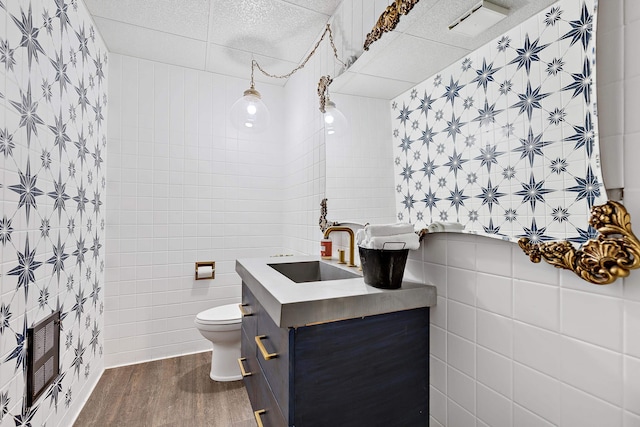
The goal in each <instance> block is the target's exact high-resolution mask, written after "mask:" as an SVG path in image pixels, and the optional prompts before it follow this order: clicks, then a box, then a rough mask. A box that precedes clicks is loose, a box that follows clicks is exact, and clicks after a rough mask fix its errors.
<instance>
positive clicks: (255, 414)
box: [253, 409, 267, 427]
mask: <svg viewBox="0 0 640 427" xmlns="http://www.w3.org/2000/svg"><path fill="white" fill-rule="evenodd" d="M266 412H267V411H265V410H264V409H259V410H257V411H253V416H254V417H256V423H258V427H264V424H262V418H260V416H261V415H262V414H264V413H266Z"/></svg>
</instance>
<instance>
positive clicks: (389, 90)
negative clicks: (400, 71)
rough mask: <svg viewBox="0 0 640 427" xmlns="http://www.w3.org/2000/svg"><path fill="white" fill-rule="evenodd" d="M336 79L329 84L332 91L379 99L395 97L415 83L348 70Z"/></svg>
mask: <svg viewBox="0 0 640 427" xmlns="http://www.w3.org/2000/svg"><path fill="white" fill-rule="evenodd" d="M338 79H343V81H342V80H341V81H340V82H338ZM338 79H336V80H335V81H334V83H333V84H332V85H331V90H332V91H333V92H334V93H342V94H346V95H357V96H366V97H369V98H380V99H392V98H395V97H396V96H398V95H399V94H401V93H403V92H404V91H406V90H408V89H409V88H411V87H412V86H414V85H415V83H411V82H406V81H401V80H394V79H388V78H384V77H378V76H370V75H367V74H355V73H349V72H347V73H345V74H343V75H341V76H340V77H339V78H338ZM343 83H344V84H343ZM334 86H335V87H334ZM338 108H340V106H338Z"/></svg>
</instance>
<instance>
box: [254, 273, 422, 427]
mask: <svg viewBox="0 0 640 427" xmlns="http://www.w3.org/2000/svg"><path fill="white" fill-rule="evenodd" d="M245 294H246V295H249V298H251V296H250V295H251V293H250V292H249V289H247V287H246V286H243V301H244V298H245ZM254 304H259V303H258V302H257V301H255V303H254ZM256 319H257V325H256V333H257V336H261V337H262V338H261V339H260V340H259V341H261V343H262V346H263V347H264V349H262V350H261V349H260V348H258V345H256V341H255V337H250V336H248V335H247V336H245V335H243V339H242V354H243V356H244V357H246V358H247V361H248V360H249V359H250V358H253V360H254V362H250V363H247V364H246V365H245V366H251V369H252V370H253V369H255V368H254V367H256V366H257V372H252V375H251V376H249V377H245V384H246V385H247V390H248V391H249V398H250V399H251V404H252V406H253V409H254V411H259V410H262V409H264V410H265V412H263V413H261V414H260V415H259V416H260V418H261V422H262V423H263V425H264V426H265V427H282V426H295V427H327V426H340V427H362V426H367V427H370V426H380V427H383V426H384V427H388V426H403V427H413V426H415V427H418V426H420V427H423V426H426V425H428V424H429V308H428V307H425V308H419V309H412V310H406V311H398V312H393V313H385V314H379V315H375V316H367V317H363V318H356V319H345V320H340V321H334V322H328V323H321V324H314V325H310V326H301V327H297V328H279V327H277V326H276V325H275V323H274V322H273V320H272V319H271V318H270V317H269V315H268V314H267V313H263V314H262V315H259V316H257V317H256ZM248 325H250V323H248ZM244 328H245V322H244V320H243V333H244V332H245V330H244ZM252 338H253V339H252ZM263 352H264V353H266V354H267V355H273V354H276V356H275V357H272V358H268V359H265V357H264V355H263ZM245 363H246V362H245ZM252 377H253V378H252ZM257 379H259V380H257ZM274 402H275V404H274ZM260 405H263V406H265V407H264V408H263V407H262V406H260ZM269 405H270V406H269ZM280 417H281V418H280ZM279 418H280V419H279Z"/></svg>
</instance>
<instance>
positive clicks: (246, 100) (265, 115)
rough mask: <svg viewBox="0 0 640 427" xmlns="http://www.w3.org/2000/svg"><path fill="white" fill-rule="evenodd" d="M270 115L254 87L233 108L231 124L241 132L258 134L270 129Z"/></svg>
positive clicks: (246, 91)
mask: <svg viewBox="0 0 640 427" xmlns="http://www.w3.org/2000/svg"><path fill="white" fill-rule="evenodd" d="M269 121H270V115H269V110H268V109H267V106H266V105H264V102H262V99H261V97H260V92H258V91H257V90H255V89H254V88H253V87H252V88H250V89H247V90H245V91H244V95H243V96H242V98H240V99H238V100H237V101H236V102H235V103H234V104H233V106H232V107H231V124H232V125H233V126H234V127H235V128H236V129H238V130H240V131H245V132H251V133H258V132H262V131H264V130H265V129H267V128H268V127H269Z"/></svg>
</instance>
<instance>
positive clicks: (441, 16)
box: [406, 0, 555, 68]
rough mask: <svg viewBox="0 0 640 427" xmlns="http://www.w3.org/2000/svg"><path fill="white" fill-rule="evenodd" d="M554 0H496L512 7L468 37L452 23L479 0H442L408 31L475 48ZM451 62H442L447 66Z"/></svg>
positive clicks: (506, 6) (497, 2)
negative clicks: (451, 29)
mask: <svg viewBox="0 0 640 427" xmlns="http://www.w3.org/2000/svg"><path fill="white" fill-rule="evenodd" d="M554 1H555V0H535V1H532V0H493V1H491V3H494V4H496V5H498V6H501V7H505V8H507V9H508V10H509V12H508V15H507V17H506V18H505V19H503V20H502V21H500V22H498V23H497V24H496V25H494V26H493V27H491V28H489V29H488V30H486V31H484V32H482V33H481V34H479V35H478V36H475V37H467V36H464V35H461V34H457V33H455V32H453V31H450V30H449V25H450V24H451V23H453V22H454V21H456V20H457V19H458V18H459V17H460V16H461V15H463V14H464V13H466V12H468V11H469V10H470V9H471V8H472V7H473V6H474V5H475V4H477V3H478V0H447V1H442V0H441V1H439V2H438V3H436V4H435V5H434V6H433V7H431V8H430V9H429V10H428V11H427V12H426V13H424V14H423V15H422V16H421V18H420V19H419V20H418V21H415V22H414V23H413V24H412V25H411V26H410V27H409V28H408V29H407V30H406V34H410V35H412V36H415V37H419V38H423V39H426V40H432V41H437V42H441V43H446V44H450V45H454V46H458V47H464V48H466V49H469V50H474V49H476V48H478V47H480V46H482V45H484V44H486V43H488V42H490V41H491V40H493V39H494V38H496V37H498V36H500V35H501V34H503V33H505V32H507V31H508V30H510V29H511V28H513V27H515V26H516V25H518V24H519V23H521V22H522V21H524V20H526V19H527V18H529V17H530V16H532V15H534V14H536V13H538V12H539V11H541V10H542V9H544V8H545V7H546V6H548V5H549V4H551V3H554ZM449 64H450V63H447V64H444V65H442V66H441V67H440V68H444V67H446V66H447V65H449Z"/></svg>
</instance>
